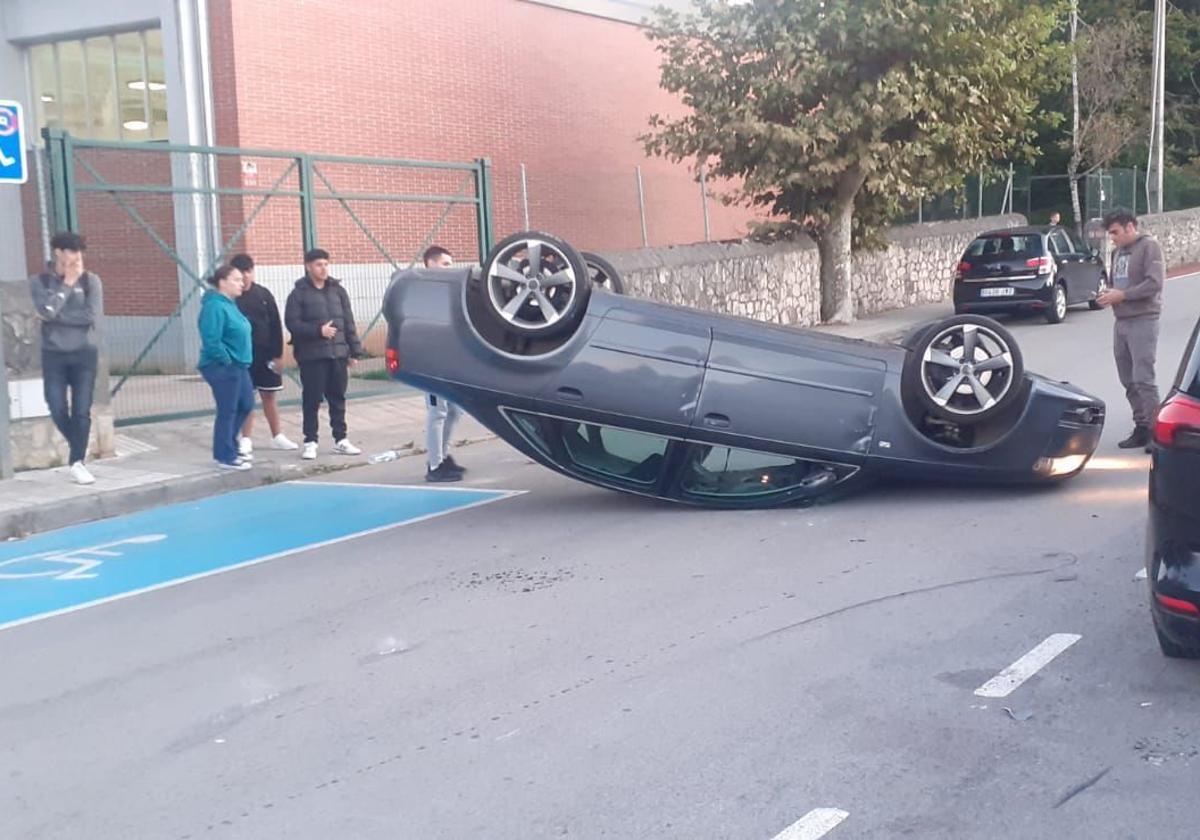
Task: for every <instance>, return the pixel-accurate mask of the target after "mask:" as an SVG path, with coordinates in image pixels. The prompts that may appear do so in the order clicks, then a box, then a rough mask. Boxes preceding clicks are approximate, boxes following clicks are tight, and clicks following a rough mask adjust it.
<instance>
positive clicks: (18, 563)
mask: <svg viewBox="0 0 1200 840" xmlns="http://www.w3.org/2000/svg"><path fill="white" fill-rule="evenodd" d="M166 538H167V535H166V534H144V535H142V536H139V537H130V538H129V539H127V540H117V541H116V542H110V543H104V544H102V545H93V546H90V547H88V548H72V549H66V550H59V551H43V552H41V553H40V554H26V555H25V556H24V557H14V558H13V559H11V560H3V561H0V581H4V580H29V579H30V578H53V579H54V580H90V579H91V578H94V577H97V576H98V575H97V574H96V573H95V572H93V571H92V570H93V569H95V568H96V567H97V566H100V565H102V564H103V563H104V560H103V559H97V558H104V559H108V558H113V557H121V556H123V553H122V552H120V551H115V550H114V549H116V548H118V547H119V546H123V545H148V544H150V543H156V542H162V541H163V540H165V539H166ZM46 565H49V568H45V566H46ZM23 566H24V567H28V568H26V569H25V570H24V571H21V568H22V567H23Z"/></svg>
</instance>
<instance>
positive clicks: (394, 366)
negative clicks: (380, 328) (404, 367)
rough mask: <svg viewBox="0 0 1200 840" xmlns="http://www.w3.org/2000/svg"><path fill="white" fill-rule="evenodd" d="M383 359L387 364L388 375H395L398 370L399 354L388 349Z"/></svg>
mask: <svg viewBox="0 0 1200 840" xmlns="http://www.w3.org/2000/svg"><path fill="white" fill-rule="evenodd" d="M384 358H385V360H386V362H387V369H388V373H395V372H396V371H398V370H400V354H399V353H398V352H397V351H396V350H394V349H393V348H391V347H389V348H388V349H387V352H386V353H385V354H384Z"/></svg>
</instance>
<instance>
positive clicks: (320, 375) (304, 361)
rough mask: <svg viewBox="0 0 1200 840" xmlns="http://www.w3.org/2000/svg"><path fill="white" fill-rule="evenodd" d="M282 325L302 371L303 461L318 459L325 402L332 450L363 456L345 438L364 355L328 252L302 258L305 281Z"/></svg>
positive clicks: (294, 293) (347, 297)
mask: <svg viewBox="0 0 1200 840" xmlns="http://www.w3.org/2000/svg"><path fill="white" fill-rule="evenodd" d="M283 321H284V324H286V325H287V328H288V332H289V333H291V336H292V338H291V344H292V352H293V355H294V356H295V358H296V363H297V364H298V365H299V366H300V388H301V392H302V397H301V402H302V404H303V407H304V450H303V452H302V453H301V456H300V457H302V458H305V459H306V460H311V459H313V458H316V457H317V429H318V419H319V418H318V413H319V412H320V409H321V401H322V400H324V401H325V402H327V403H328V404H329V426H330V429H331V431H332V432H333V441H334V444H333V451H334V452H335V453H337V454H339V455H360V454H362V450H361V449H359V448H358V447H357V446H355V445H354V444H352V443H351V442H350V441H349V439H348V438H347V437H346V386H347V384H348V381H349V376H350V374H349V368H350V367H352V366H353V365H354V364H355V359H356V358H358V357H359V356H361V355H362V343H361V342H360V341H359V339H358V328H357V327H356V326H355V324H354V312H353V310H352V309H351V307H350V295H348V294H347V293H346V289H345V287H344V286H342V284H341V283H340V282H338V281H337V280H336V279H334V278H333V277H330V276H329V252H328V251H324V250H322V249H320V248H314V249H312V250H311V251H309V252H308V253H306V254H305V255H304V276H303V277H301V278H300V279H299V280H297V281H296V287H295V288H294V289H292V291H291V293H290V294H289V295H288V299H287V304H286V305H285V306H284V316H283Z"/></svg>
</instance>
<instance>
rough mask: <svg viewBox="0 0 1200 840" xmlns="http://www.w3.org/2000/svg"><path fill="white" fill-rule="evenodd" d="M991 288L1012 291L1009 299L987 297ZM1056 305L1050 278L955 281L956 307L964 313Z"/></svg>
mask: <svg viewBox="0 0 1200 840" xmlns="http://www.w3.org/2000/svg"><path fill="white" fill-rule="evenodd" d="M989 289H1012V290H1013V292H1012V294H1011V295H1008V296H1006V297H985V296H984V292H985V291H986V290H989ZM1053 303H1054V284H1053V283H1047V278H1045V277H1039V278H1036V279H1033V280H1013V281H1005V280H998V281H988V282H975V281H971V280H956V281H955V283H954V307H955V309H958V310H960V311H962V312H1005V311H1012V310H1014V309H1045V308H1046V307H1048V306H1050V305H1051V304H1053Z"/></svg>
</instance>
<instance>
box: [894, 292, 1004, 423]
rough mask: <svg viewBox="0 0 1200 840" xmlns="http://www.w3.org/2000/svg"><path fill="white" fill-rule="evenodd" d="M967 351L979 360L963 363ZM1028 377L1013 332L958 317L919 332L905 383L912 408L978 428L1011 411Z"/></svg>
mask: <svg viewBox="0 0 1200 840" xmlns="http://www.w3.org/2000/svg"><path fill="white" fill-rule="evenodd" d="M968 349H969V350H970V352H971V355H972V356H973V357H974V362H971V363H969V364H968V363H965V362H963V361H962V359H963V358H965V356H966V354H967V352H968ZM980 368H982V369H980ZM1024 377H1025V362H1024V359H1023V358H1022V357H1021V349H1020V347H1018V346H1017V342H1016V339H1015V338H1013V336H1012V333H1010V332H1009V331H1008V330H1006V329H1005V328H1004V327H1002V326H1001V325H1000V324H998V323H997V322H996V321H994V320H992V319H991V318H987V317H984V316H982V315H955V316H954V317H952V318H946V319H944V320H942V321H939V322H938V323H936V324H933V325H930V326H929V327H925V328H921V329H919V330H918V331H917V332H915V333H914V340H913V343H912V344H911V345H909V346H908V355H907V356H906V358H905V360H904V370H903V373H902V379H903V383H902V384H903V393H904V398H905V401H906V403H907V404H908V405H909V407H910V408H912V407H915V408H917V409H920V410H921V411H924V412H928V413H929V414H932V415H933V416H935V417H938V418H941V419H943V420H949V421H952V422H955V423H958V424H959V425H962V426H974V425H978V424H980V423H983V422H985V421H987V420H989V419H991V418H993V417H995V416H996V415H998V414H1000V413H1001V412H1003V411H1004V410H1005V409H1007V408H1008V407H1009V406H1010V405H1011V404H1012V402H1013V400H1015V399H1017V398H1018V397H1019V395H1020V393H1021V390H1022V388H1021V383H1022V382H1023V381H1024Z"/></svg>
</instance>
